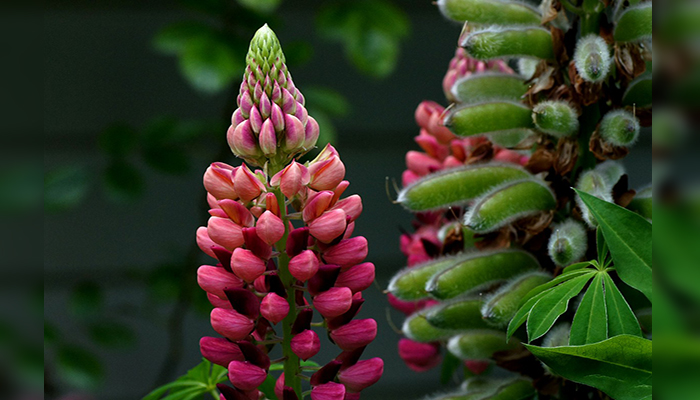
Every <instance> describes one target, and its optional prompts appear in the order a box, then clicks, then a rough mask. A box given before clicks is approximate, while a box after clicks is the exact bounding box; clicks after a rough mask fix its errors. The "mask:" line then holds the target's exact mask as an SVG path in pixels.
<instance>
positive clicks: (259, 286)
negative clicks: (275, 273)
mask: <svg viewBox="0 0 700 400" xmlns="http://www.w3.org/2000/svg"><path fill="white" fill-rule="evenodd" d="M253 288H255V290H256V291H257V292H258V293H267V292H269V291H270V288H269V287H268V286H267V279H265V275H260V276H259V277H257V278H255V280H254V281H253Z"/></svg>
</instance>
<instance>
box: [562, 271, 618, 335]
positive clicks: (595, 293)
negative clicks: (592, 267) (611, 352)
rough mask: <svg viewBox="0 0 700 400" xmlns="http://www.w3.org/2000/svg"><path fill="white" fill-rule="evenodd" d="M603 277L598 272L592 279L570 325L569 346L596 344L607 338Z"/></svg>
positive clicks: (601, 273)
mask: <svg viewBox="0 0 700 400" xmlns="http://www.w3.org/2000/svg"><path fill="white" fill-rule="evenodd" d="M603 275H606V276H607V274H606V273H603V272H598V273H597V274H596V276H595V278H593V282H591V284H590V286H588V289H587V290H586V293H585V294H584V295H583V299H581V303H580V304H579V306H578V309H577V310H576V315H574V320H573V322H572V323H571V334H570V336H569V345H571V346H578V345H582V344H589V343H597V342H600V341H603V340H605V339H607V338H608V315H607V309H606V306H605V290H604V289H603Z"/></svg>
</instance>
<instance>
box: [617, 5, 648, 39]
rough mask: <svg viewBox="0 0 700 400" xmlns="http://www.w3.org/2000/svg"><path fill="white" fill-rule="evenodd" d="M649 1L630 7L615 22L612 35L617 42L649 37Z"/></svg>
mask: <svg viewBox="0 0 700 400" xmlns="http://www.w3.org/2000/svg"><path fill="white" fill-rule="evenodd" d="M651 3H652V2H651V1H647V2H644V3H641V4H638V5H636V6H634V7H630V8H628V9H627V10H625V11H624V12H622V14H620V18H619V19H618V20H617V23H616V24H615V31H614V33H613V36H614V37H615V41H617V42H633V41H638V40H647V39H651V34H652V12H651Z"/></svg>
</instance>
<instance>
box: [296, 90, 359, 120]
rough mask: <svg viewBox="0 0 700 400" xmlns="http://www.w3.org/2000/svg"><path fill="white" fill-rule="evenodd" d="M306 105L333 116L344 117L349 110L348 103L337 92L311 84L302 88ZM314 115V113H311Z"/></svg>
mask: <svg viewBox="0 0 700 400" xmlns="http://www.w3.org/2000/svg"><path fill="white" fill-rule="evenodd" d="M304 98H305V99H306V107H307V108H311V109H314V110H320V111H321V112H324V113H326V114H328V115H331V116H333V117H344V116H346V115H348V113H349V112H350V103H349V102H348V100H347V99H346V98H345V96H343V95H342V94H340V93H339V92H337V91H335V90H333V89H330V88H327V87H320V86H312V87H308V88H305V89H304ZM311 116H312V117H315V116H314V115H311Z"/></svg>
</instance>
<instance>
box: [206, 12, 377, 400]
mask: <svg viewBox="0 0 700 400" xmlns="http://www.w3.org/2000/svg"><path fill="white" fill-rule="evenodd" d="M246 62H247V67H246V70H245V75H244V77H243V82H242V83H241V87H240V92H239V94H238V97H237V105H238V108H237V109H236V110H235V111H234V113H233V115H232V117H231V126H230V128H229V129H228V133H227V136H226V138H227V141H228V144H229V146H230V147H231V150H232V151H233V154H235V155H236V156H237V157H239V158H241V159H243V160H244V161H245V163H246V164H242V165H240V166H235V167H234V166H231V165H228V164H225V163H221V162H216V163H213V164H212V165H211V166H210V167H209V168H208V169H207V171H206V172H205V174H204V187H205V189H206V190H207V200H208V202H209V204H210V206H211V210H210V211H209V212H210V214H211V218H210V219H209V222H208V224H207V226H206V227H201V228H199V229H198V230H197V243H198V244H199V247H200V248H201V249H202V251H203V252H204V253H206V254H207V255H209V256H211V257H213V259H214V260H213V261H212V263H211V264H213V265H204V266H202V267H200V268H199V270H198V272H197V281H198V283H199V286H200V287H201V288H202V289H203V290H204V291H206V292H207V296H208V298H209V300H210V302H211V303H212V305H213V306H214V309H213V310H212V312H211V324H212V327H213V328H214V330H215V331H216V332H217V333H219V334H220V335H221V336H223V337H204V338H202V340H201V342H200V347H201V351H202V355H203V356H204V357H205V358H207V359H208V360H210V361H211V362H213V363H216V364H219V365H222V366H224V367H226V368H228V376H229V380H230V382H231V384H232V385H233V387H231V386H222V387H221V388H220V390H221V398H222V399H224V400H231V399H243V398H246V399H258V398H259V396H260V392H259V390H258V388H259V387H260V385H261V384H262V383H263V381H264V380H265V379H266V378H267V376H268V374H269V370H270V364H271V361H270V354H271V353H272V352H275V351H279V352H280V353H279V354H278V356H279V357H280V358H281V360H282V361H280V362H281V363H282V364H283V370H284V373H283V374H282V375H281V376H280V377H279V378H278V380H277V383H278V384H277V385H276V388H275V391H276V393H277V395H278V397H279V398H280V399H281V400H293V399H299V400H301V399H303V398H304V393H305V391H307V390H310V391H309V393H310V395H311V398H312V399H314V400H320V399H338V400H343V399H344V398H356V397H357V396H359V392H360V391H361V390H363V389H365V388H366V387H367V386H370V385H372V384H374V383H375V382H376V381H377V380H378V379H379V378H380V377H381V374H382V371H383V362H382V360H381V359H378V358H371V359H368V360H365V361H360V360H359V358H360V355H361V353H362V351H363V350H364V348H365V347H366V346H367V345H368V344H370V343H371V342H372V340H374V338H375V336H376V334H377V324H376V322H375V321H374V320H372V319H357V320H356V319H354V317H355V315H356V314H358V313H359V311H360V309H361V307H362V303H363V302H364V299H363V298H362V294H361V291H362V290H364V289H366V288H368V287H369V286H370V285H371V283H372V281H373V280H374V265H373V264H372V263H368V262H364V259H365V257H366V255H367V240H365V238H363V237H361V236H358V237H353V236H352V231H353V228H354V224H355V220H356V219H357V218H358V217H359V215H360V213H361V212H362V200H361V198H360V197H359V196H357V195H351V196H348V197H345V198H342V199H341V198H340V197H341V196H342V194H343V192H344V191H345V189H346V188H347V187H348V182H347V181H345V180H344V177H345V165H344V164H343V162H342V161H341V159H340V155H339V153H338V151H337V150H336V149H335V148H334V147H333V146H331V145H328V146H326V148H324V149H322V151H321V152H320V153H319V155H318V156H317V157H316V158H315V159H314V160H312V161H310V162H306V163H303V164H302V163H300V162H299V161H298V160H299V157H301V156H302V155H304V154H305V153H307V152H308V151H310V150H311V149H313V148H314V147H315V144H316V140H317V138H318V135H319V126H318V124H317V123H316V121H315V120H314V119H313V117H311V116H309V115H308V112H307V111H306V108H305V106H304V96H303V95H302V93H301V91H300V90H299V89H298V88H297V87H296V85H295V84H294V81H293V80H292V76H291V74H290V73H289V71H288V69H287V66H286V64H285V58H284V54H283V52H282V48H281V46H280V43H279V41H278V39H277V37H276V36H275V34H274V33H273V32H272V30H271V29H270V28H269V27H268V26H267V25H265V26H263V27H262V28H260V30H258V32H257V33H256V34H255V36H254V37H253V39H252V41H251V43H250V49H249V51H248V55H247V57H246ZM256 168H258V169H256ZM292 212H294V213H296V214H297V215H301V216H302V218H301V220H300V221H299V220H295V221H294V223H292V221H291V217H290V213H292ZM314 318H318V321H317V323H315V324H313V325H317V324H318V323H320V324H321V325H323V326H324V329H326V330H327V335H328V336H329V337H330V338H331V340H332V341H333V342H335V344H336V345H337V346H338V347H339V348H340V353H339V356H338V358H336V359H335V360H332V361H331V362H330V363H329V364H328V365H327V366H326V367H323V368H322V369H321V370H322V371H324V372H323V373H322V374H320V375H319V372H321V371H319V372H317V373H316V374H314V377H309V378H307V380H310V382H311V387H310V388H304V387H303V385H302V382H303V379H302V378H303V377H302V374H303V372H304V371H303V370H302V369H301V364H300V361H301V360H304V361H305V360H308V359H310V358H311V357H313V356H315V355H316V354H317V353H318V351H319V349H320V339H319V334H318V333H317V332H316V331H315V330H314V326H312V320H313V319H314ZM277 344H279V345H280V347H281V349H280V350H275V347H276V345H277ZM336 365H337V366H338V367H337V368H336V367H334V366H336Z"/></svg>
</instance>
